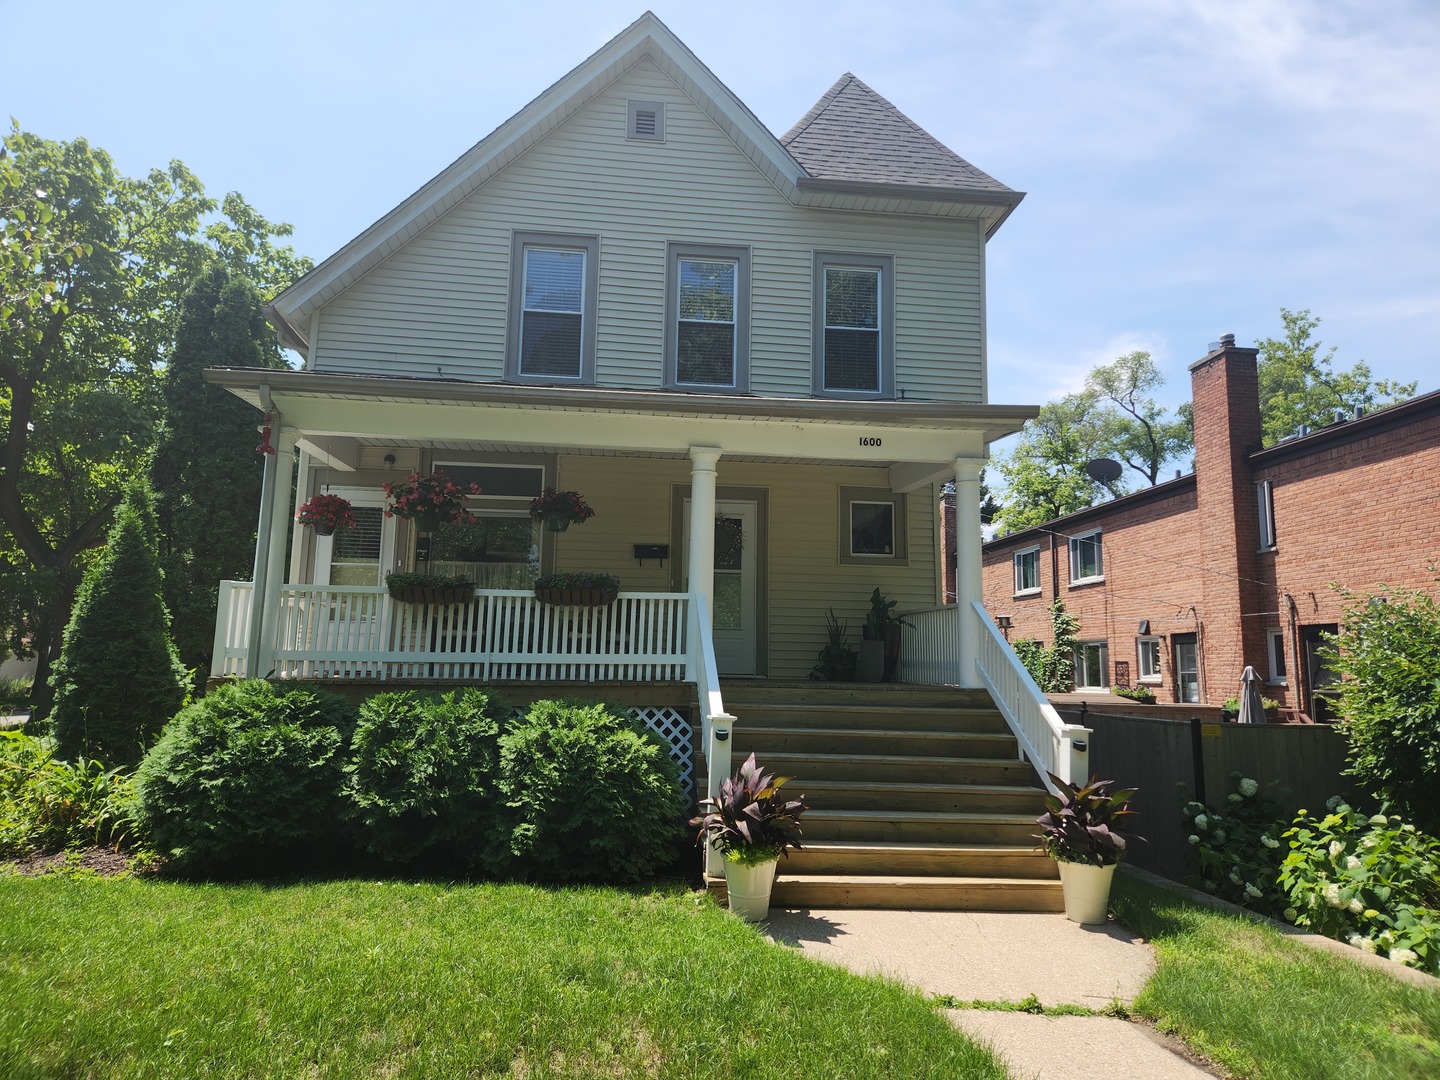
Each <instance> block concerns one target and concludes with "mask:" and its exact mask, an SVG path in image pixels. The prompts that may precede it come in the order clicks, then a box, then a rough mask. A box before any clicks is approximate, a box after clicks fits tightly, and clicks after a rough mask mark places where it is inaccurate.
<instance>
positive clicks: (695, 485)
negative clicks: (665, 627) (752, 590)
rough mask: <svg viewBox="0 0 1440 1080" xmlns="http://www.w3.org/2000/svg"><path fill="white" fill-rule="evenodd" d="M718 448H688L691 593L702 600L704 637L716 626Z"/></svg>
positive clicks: (719, 451)
mask: <svg viewBox="0 0 1440 1080" xmlns="http://www.w3.org/2000/svg"><path fill="white" fill-rule="evenodd" d="M721 453H722V451H721V449H720V447H718V446H692V447H691V448H690V591H691V592H694V593H699V594H700V595H701V596H702V597H704V598H705V624H704V626H702V627H701V629H703V630H704V631H705V632H706V633H707V634H708V633H710V632H711V631H712V630H713V628H714V626H715V465H716V463H717V462H719V460H720V454H721Z"/></svg>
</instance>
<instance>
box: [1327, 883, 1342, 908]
mask: <svg viewBox="0 0 1440 1080" xmlns="http://www.w3.org/2000/svg"><path fill="white" fill-rule="evenodd" d="M1325 902H1326V903H1327V904H1329V905H1330V906H1331V907H1344V906H1345V901H1344V900H1341V899H1340V886H1339V885H1336V884H1334V883H1333V882H1332V883H1331V884H1329V885H1326V886H1325Z"/></svg>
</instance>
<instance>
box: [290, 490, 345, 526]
mask: <svg viewBox="0 0 1440 1080" xmlns="http://www.w3.org/2000/svg"><path fill="white" fill-rule="evenodd" d="M295 520H296V521H297V522H299V523H300V524H301V525H302V526H304V527H305V528H307V529H314V530H315V535H317V536H329V535H330V534H331V533H333V532H334V531H335V530H336V529H353V528H354V527H355V511H354V509H353V508H352V507H351V506H350V500H349V499H342V498H341V497H340V496H339V495H316V496H314V497H313V498H311V499H309V500H307V501H306V502H305V503H304V504H303V505H302V506H301V507H300V509H299V510H297V511H296V512H295Z"/></svg>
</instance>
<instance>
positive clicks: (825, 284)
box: [813, 252, 895, 398]
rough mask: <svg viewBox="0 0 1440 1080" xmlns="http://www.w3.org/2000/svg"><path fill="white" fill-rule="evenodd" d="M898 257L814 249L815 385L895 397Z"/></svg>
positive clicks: (821, 390)
mask: <svg viewBox="0 0 1440 1080" xmlns="http://www.w3.org/2000/svg"><path fill="white" fill-rule="evenodd" d="M894 262H895V261H894V259H893V258H891V257H890V256H888V255H841V254H832V253H827V252H816V254H815V331H814V333H815V338H814V346H813V348H814V354H815V365H814V390H815V392H816V393H817V394H832V395H838V396H845V397H870V398H882V397H884V398H888V397H894V396H895V329H894V325H893V317H892V314H891V313H892V312H893V311H894V308H895V299H894V298H895V288H894V283H893V280H892V279H893V277H894V274H893V268H894Z"/></svg>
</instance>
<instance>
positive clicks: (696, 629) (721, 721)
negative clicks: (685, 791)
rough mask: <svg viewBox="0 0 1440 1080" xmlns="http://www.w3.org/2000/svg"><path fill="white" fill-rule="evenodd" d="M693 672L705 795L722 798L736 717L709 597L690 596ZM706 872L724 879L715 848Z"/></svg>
mask: <svg viewBox="0 0 1440 1080" xmlns="http://www.w3.org/2000/svg"><path fill="white" fill-rule="evenodd" d="M689 667H690V670H692V671H693V672H694V673H695V696H696V699H697V700H698V702H699V705H700V723H701V727H700V745H701V746H702V747H703V748H704V751H705V794H706V796H707V797H708V798H711V799H714V798H717V797H719V795H720V784H721V783H722V782H723V781H724V780H725V779H726V778H727V777H728V776H729V775H730V769H731V763H730V757H731V755H730V749H731V746H730V744H731V734H732V732H733V731H734V729H735V717H733V716H731V715H730V714H729V713H728V712H726V711H725V701H724V698H723V697H722V695H721V693H720V674H719V671H718V670H717V668H716V665H715V641H714V638H713V637H712V636H711V633H710V613H709V611H708V609H707V608H706V607H705V598H704V597H703V596H701V595H700V594H699V593H693V592H692V593H691V594H690V664H689ZM705 873H706V874H708V875H709V876H711V877H720V876H722V875H723V874H724V873H725V859H724V857H723V856H722V855H721V854H720V852H719V851H718V850H716V849H715V848H714V847H711V846H707V847H706V848H705Z"/></svg>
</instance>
